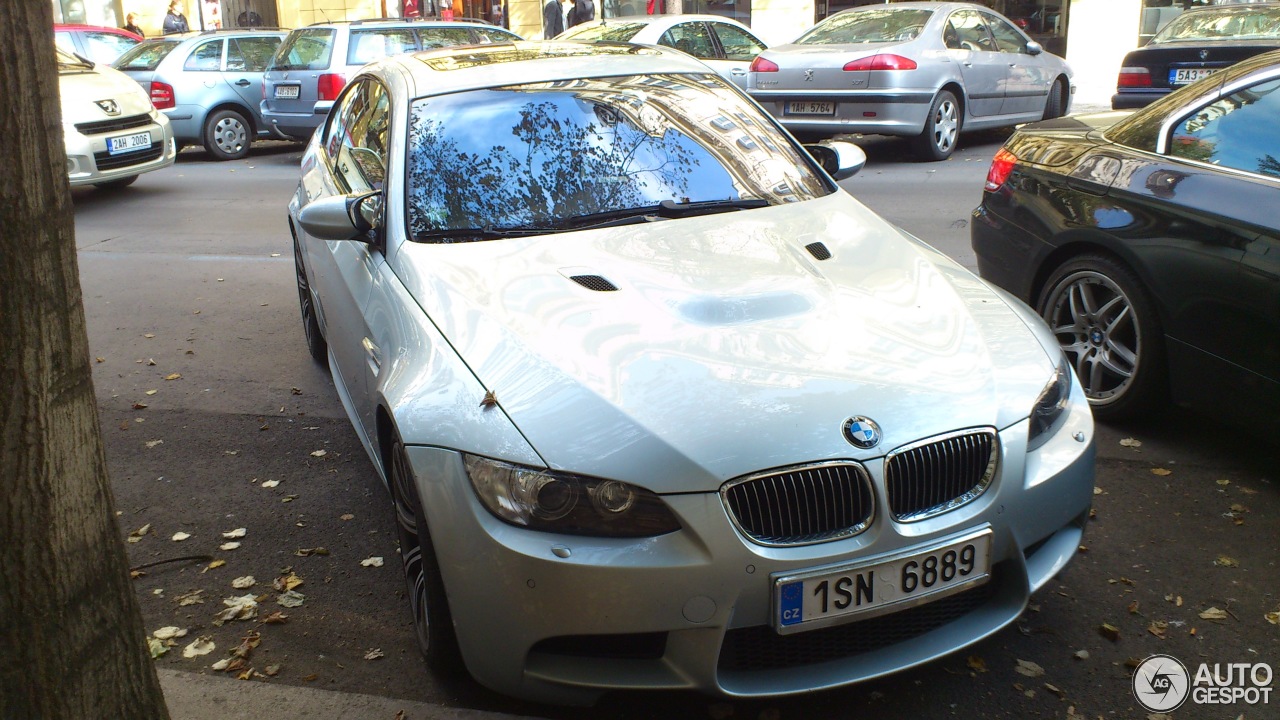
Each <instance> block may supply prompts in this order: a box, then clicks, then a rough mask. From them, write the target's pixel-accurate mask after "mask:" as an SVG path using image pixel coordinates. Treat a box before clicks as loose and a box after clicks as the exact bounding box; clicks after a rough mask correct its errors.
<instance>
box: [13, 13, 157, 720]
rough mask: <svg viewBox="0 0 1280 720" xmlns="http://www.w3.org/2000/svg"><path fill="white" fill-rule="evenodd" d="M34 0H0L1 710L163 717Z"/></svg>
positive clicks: (51, 65) (44, 35)
mask: <svg viewBox="0 0 1280 720" xmlns="http://www.w3.org/2000/svg"><path fill="white" fill-rule="evenodd" d="M52 28H53V10H52V6H51V5H50V3H49V2H48V0H0V168H3V171H4V180H3V181H0V718H4V719H5V720H8V719H9V718H23V719H24V720H25V719H26V718H33V719H37V720H40V719H44V718H49V719H54V718H126V717H127V718H167V717H168V712H167V711H166V710H165V706H164V696H163V695H162V694H161V691H160V683H159V681H158V679H157V678H156V672H155V667H154V666H153V665H152V661H151V657H150V654H149V652H148V650H147V643H146V631H145V630H144V628H143V624H142V615H141V613H140V612H139V609H138V603H137V600H136V598H135V597H134V594H133V587H132V585H131V583H130V580H129V570H128V562H127V560H126V557H125V552H124V544H123V542H122V541H121V539H120V533H119V531H118V530H117V528H116V523H115V514H114V511H113V510H112V500H111V486H110V484H109V480H108V478H107V465H106V459H105V456H104V454H103V449H102V438H101V435H100V434H99V430H98V414H97V405H96V399H95V396H94V392H93V381H92V377H91V375H90V365H89V343H88V337H87V335H86V333H85V324H84V308H83V307H82V305H81V295H80V281H79V275H78V269H77V265H76V247H75V226H74V217H73V212H74V208H73V207H72V204H71V193H70V188H69V187H68V185H67V171H66V168H65V165H66V154H65V149H64V146H63V142H62V125H61V116H62V112H61V108H60V106H59V103H58V74H57V70H56V66H55V61H54V53H53V30H52Z"/></svg>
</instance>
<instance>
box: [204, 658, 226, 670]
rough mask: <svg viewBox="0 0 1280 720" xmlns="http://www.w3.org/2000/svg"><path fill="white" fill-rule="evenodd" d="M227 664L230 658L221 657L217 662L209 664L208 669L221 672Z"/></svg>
mask: <svg viewBox="0 0 1280 720" xmlns="http://www.w3.org/2000/svg"><path fill="white" fill-rule="evenodd" d="M229 665H231V658H222V659H221V660H219V661H218V662H216V663H214V664H212V665H210V666H209V669H210V670H217V671H218V672H222V671H223V670H226V669H227V667H228V666H229Z"/></svg>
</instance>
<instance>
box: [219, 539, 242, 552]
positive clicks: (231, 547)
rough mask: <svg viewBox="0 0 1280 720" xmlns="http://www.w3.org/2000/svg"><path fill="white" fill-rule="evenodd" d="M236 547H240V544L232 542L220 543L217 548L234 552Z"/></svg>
mask: <svg viewBox="0 0 1280 720" xmlns="http://www.w3.org/2000/svg"><path fill="white" fill-rule="evenodd" d="M238 547H240V543H238V542H234V541H233V542H224V543H222V544H221V545H219V546H218V549H219V550H235V549H236V548H238Z"/></svg>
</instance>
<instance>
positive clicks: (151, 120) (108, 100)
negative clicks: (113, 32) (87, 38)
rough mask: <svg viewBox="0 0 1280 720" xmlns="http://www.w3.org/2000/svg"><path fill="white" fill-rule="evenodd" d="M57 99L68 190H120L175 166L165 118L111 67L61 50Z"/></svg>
mask: <svg viewBox="0 0 1280 720" xmlns="http://www.w3.org/2000/svg"><path fill="white" fill-rule="evenodd" d="M55 52H56V53H57V54H58V94H59V99H60V100H61V107H62V134H63V139H64V140H65V142H66V149H67V178H68V179H69V180H70V182H71V185H72V187H75V186H79V185H96V186H98V187H100V188H104V189H119V188H123V187H127V186H129V185H132V184H133V181H134V180H137V179H138V176H139V175H141V174H142V173H145V172H151V171H152V170H159V169H161V168H164V167H168V166H170V165H172V164H173V159H174V157H175V156H176V154H177V153H176V151H175V148H174V145H173V132H172V130H171V129H170V127H169V119H168V118H166V117H165V116H164V115H163V114H161V113H160V112H158V111H157V110H156V109H155V108H154V107H153V106H152V105H151V99H150V98H148V97H147V94H146V93H145V92H143V91H142V88H139V87H138V84H137V83H135V82H134V81H132V80H130V79H129V78H127V77H125V76H124V75H123V74H121V73H119V72H116V71H115V70H113V69H111V66H109V65H101V64H98V63H94V62H90V61H88V60H86V59H84V58H82V57H80V56H77V55H72V54H71V53H68V52H65V51H63V50H60V49H55Z"/></svg>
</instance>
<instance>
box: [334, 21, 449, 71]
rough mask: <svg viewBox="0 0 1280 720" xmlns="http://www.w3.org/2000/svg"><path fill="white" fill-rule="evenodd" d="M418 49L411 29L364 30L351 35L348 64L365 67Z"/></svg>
mask: <svg viewBox="0 0 1280 720" xmlns="http://www.w3.org/2000/svg"><path fill="white" fill-rule="evenodd" d="M464 32H465V31H464ZM468 42H469V41H468ZM417 49H418V47H417V44H416V41H415V39H414V36H413V30H410V29H409V28H385V29H381V30H362V31H360V32H353V33H351V47H350V48H348V50H347V64H348V65H364V64H366V63H371V62H373V61H374V60H380V59H382V58H384V57H387V56H388V55H399V54H400V53H406V52H413V51H414V50H417Z"/></svg>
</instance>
